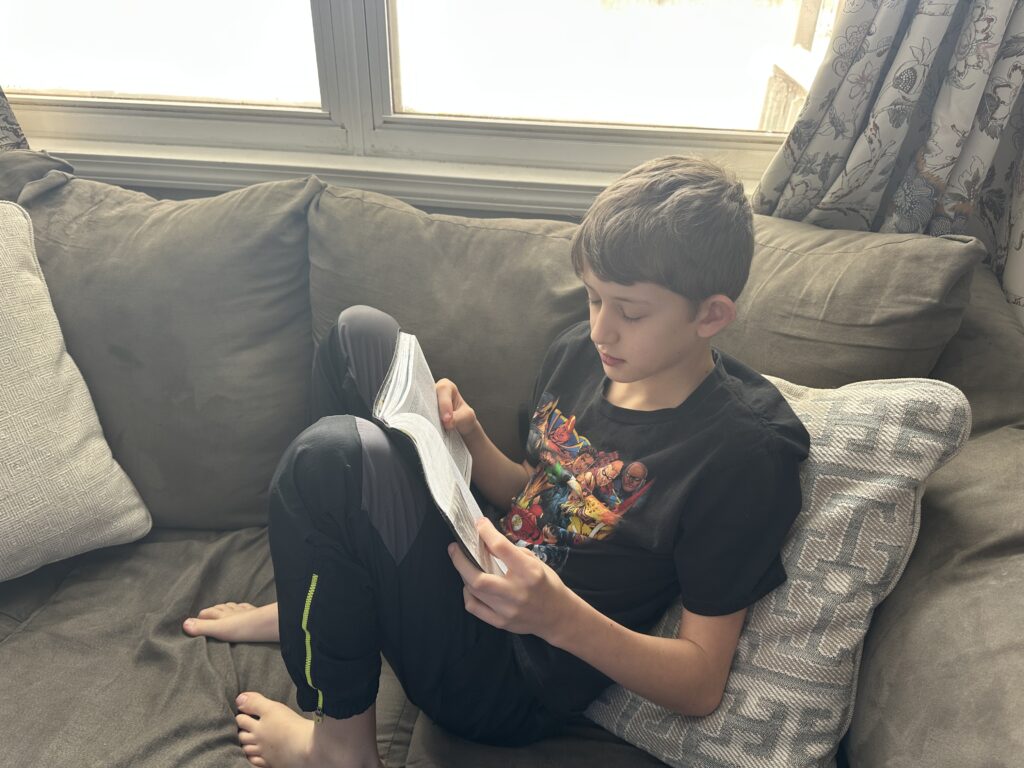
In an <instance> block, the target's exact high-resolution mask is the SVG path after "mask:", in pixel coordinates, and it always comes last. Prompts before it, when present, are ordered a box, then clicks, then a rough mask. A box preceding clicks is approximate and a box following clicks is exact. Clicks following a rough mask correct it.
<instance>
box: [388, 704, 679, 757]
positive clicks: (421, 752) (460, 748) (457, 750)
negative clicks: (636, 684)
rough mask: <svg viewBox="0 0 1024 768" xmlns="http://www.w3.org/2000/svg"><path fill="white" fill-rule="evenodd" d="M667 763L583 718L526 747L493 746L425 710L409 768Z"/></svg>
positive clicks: (411, 747)
mask: <svg viewBox="0 0 1024 768" xmlns="http://www.w3.org/2000/svg"><path fill="white" fill-rule="evenodd" d="M659 765H663V763H662V762H661V761H660V760H656V759H655V758H653V757H651V756H650V755H648V754H646V753H644V752H641V751H640V750H639V749H637V748H636V747H634V746H632V745H631V744H628V743H626V742H625V741H623V740H622V739H620V738H619V737H617V736H614V735H612V734H610V733H608V732H607V731H606V730H604V729H603V728H599V727H597V726H595V725H594V724H593V723H589V722H587V721H586V720H584V719H583V718H580V719H579V720H578V721H573V722H572V723H570V724H569V725H568V726H566V727H565V728H563V729H562V730H561V731H560V732H559V733H558V734H556V735H554V736H550V737H548V738H546V739H543V740H542V741H538V742H537V743H536V744H530V745H529V746H526V747H492V746H486V745H483V744H475V743H474V742H472V741H466V740H465V739H461V738H459V737H458V736H453V735H452V734H450V733H448V732H447V731H445V730H444V729H442V728H440V727H439V726H437V725H435V724H434V723H433V722H432V721H431V720H430V719H429V718H428V717H427V716H426V715H423V714H421V715H420V717H419V719H418V720H417V721H416V727H415V728H414V729H413V732H412V742H411V743H410V745H409V757H408V763H407V768H453V767H454V766H472V768H594V767H595V766H599V768H644V767H645V766H659Z"/></svg>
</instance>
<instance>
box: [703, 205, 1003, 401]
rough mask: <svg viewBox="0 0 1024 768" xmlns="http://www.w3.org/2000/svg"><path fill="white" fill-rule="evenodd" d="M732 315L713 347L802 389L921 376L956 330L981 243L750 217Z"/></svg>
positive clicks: (968, 293)
mask: <svg viewBox="0 0 1024 768" xmlns="http://www.w3.org/2000/svg"><path fill="white" fill-rule="evenodd" d="M754 226H755V232H754V240H755V252H754V261H753V264H752V265H751V268H750V277H749V279H748V280H747V285H746V287H745V288H744V289H743V293H742V295H741V296H740V298H739V301H738V302H737V310H738V316H737V319H736V322H734V323H733V324H732V325H730V326H729V327H728V328H727V329H726V330H725V331H724V332H723V333H722V334H720V335H719V336H717V337H716V338H715V343H716V344H717V345H718V346H720V347H721V348H722V349H724V350H725V351H726V352H729V353H730V354H732V355H735V356H736V357H738V358H739V359H740V360H743V361H744V362H745V363H746V364H747V365H749V366H751V367H752V368H754V369H755V370H757V371H760V372H762V373H766V374H771V375H774V376H780V377H782V378H784V379H787V380H789V381H792V382H794V383H797V384H802V385H803V386H807V387H841V386H843V385H844V384H850V383H851V382H854V381H861V380H865V379H887V378H897V377H903V376H917V377H920V376H927V375H928V372H929V371H930V370H931V369H932V366H934V365H935V361H936V360H938V358H939V355H940V354H941V353H942V350H943V348H944V347H945V346H946V342H948V341H949V340H950V338H952V336H953V334H954V333H956V331H957V328H959V327H960V321H961V318H962V317H963V313H964V310H965V308H966V307H967V303H968V301H969V299H970V285H971V278H972V276H973V269H974V265H975V264H977V263H979V262H980V261H981V259H982V258H983V257H984V255H985V248H984V246H983V245H982V243H981V241H979V240H976V239H974V238H969V237H962V236H949V237H931V236H928V235H915V234H881V233H877V232H853V231H845V230H829V229H821V228H819V227H815V226H812V225H810V224H804V223H801V222H796V221H787V220H786V219H778V218H775V217H772V216H755V217H754Z"/></svg>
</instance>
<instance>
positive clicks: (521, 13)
mask: <svg viewBox="0 0 1024 768" xmlns="http://www.w3.org/2000/svg"><path fill="white" fill-rule="evenodd" d="M837 2H838V0H516V2H508V1H507V0H389V27H390V54H391V63H392V92H393V95H394V96H393V105H394V110H395V112H398V113H407V114H421V115H428V114H429V115H453V116H465V117H481V118H488V117H490V118H507V119H527V120H544V121H566V122H588V123H611V124H627V125H650V126H672V127H695V128H723V129H742V130H753V131H788V130H789V128H790V127H791V126H792V124H793V122H794V121H795V119H796V115H797V113H798V111H799V107H800V106H801V105H802V104H803V100H804V98H805V97H806V94H807V90H808V89H809V87H810V84H811V81H812V80H813V77H814V73H815V72H816V71H817V68H818V66H819V65H820V63H821V61H822V59H823V56H824V53H825V51H826V49H827V47H828V38H829V35H830V34H831V27H832V23H833V21H834V19H835V15H836V5H837Z"/></svg>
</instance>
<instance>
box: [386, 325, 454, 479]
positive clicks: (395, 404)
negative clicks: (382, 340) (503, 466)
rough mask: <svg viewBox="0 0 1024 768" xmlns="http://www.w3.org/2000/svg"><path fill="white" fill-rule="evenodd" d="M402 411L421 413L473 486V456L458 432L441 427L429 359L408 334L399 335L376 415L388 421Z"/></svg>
mask: <svg viewBox="0 0 1024 768" xmlns="http://www.w3.org/2000/svg"><path fill="white" fill-rule="evenodd" d="M402 412H409V413H415V414H418V415H419V416H421V417H422V418H424V419H425V420H426V421H427V422H428V423H429V424H430V425H431V426H433V427H434V430H435V431H436V432H437V434H438V435H439V436H440V438H441V440H442V442H443V443H444V447H445V450H446V451H447V452H448V453H449V454H450V455H451V457H452V460H453V461H454V463H455V466H456V467H457V468H458V471H459V473H460V474H461V475H462V478H463V480H465V481H466V483H469V481H470V478H471V477H472V471H473V456H472V454H470V452H469V449H468V448H467V447H466V443H465V442H464V441H463V440H462V435H460V434H459V433H458V430H455V429H452V430H446V429H445V428H444V427H443V426H442V425H441V416H440V414H439V413H438V410H437V391H436V390H435V388H434V377H433V374H431V372H430V366H429V365H428V364H427V358H426V357H425V356H424V354H423V349H422V348H421V347H420V344H419V341H418V340H417V339H416V337H415V336H413V335H412V334H410V333H405V332H404V331H400V332H399V334H398V343H397V344H396V346H395V356H394V358H393V359H392V361H391V367H390V368H389V369H388V373H387V376H385V378H384V382H383V383H382V384H381V388H380V392H379V393H378V394H377V401H376V402H375V403H374V407H373V415H374V416H376V417H377V418H379V419H381V420H382V421H385V422H386V421H387V417H388V416H390V415H391V414H394V413H402Z"/></svg>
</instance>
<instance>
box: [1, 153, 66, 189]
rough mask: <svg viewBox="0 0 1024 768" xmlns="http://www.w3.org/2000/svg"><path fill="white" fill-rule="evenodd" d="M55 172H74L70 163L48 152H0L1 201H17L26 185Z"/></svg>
mask: <svg viewBox="0 0 1024 768" xmlns="http://www.w3.org/2000/svg"><path fill="white" fill-rule="evenodd" d="M53 170H57V171H67V172H68V173H73V172H74V168H72V167H71V165H70V164H69V163H67V162H65V161H64V160H61V159H60V158H59V157H54V156H53V155H51V154H49V153H47V152H43V151H37V150H31V149H12V150H8V151H7V152H0V200H9V201H11V202H14V201H16V200H17V199H18V196H19V195H20V194H21V190H22V189H23V188H24V187H25V185H26V184H28V183H29V182H30V181H35V180H36V179H41V178H43V176H45V175H46V174H47V173H49V172H50V171H53Z"/></svg>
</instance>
